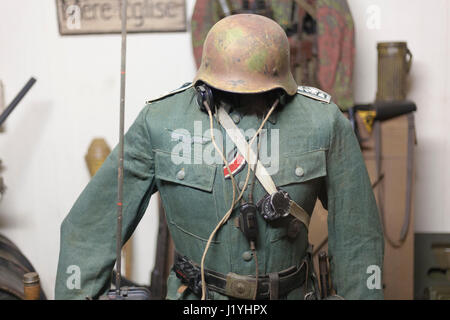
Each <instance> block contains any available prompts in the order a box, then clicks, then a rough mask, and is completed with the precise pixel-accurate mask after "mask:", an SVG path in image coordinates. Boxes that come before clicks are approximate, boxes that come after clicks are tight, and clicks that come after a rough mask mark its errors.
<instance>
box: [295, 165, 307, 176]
mask: <svg viewBox="0 0 450 320" xmlns="http://www.w3.org/2000/svg"><path fill="white" fill-rule="evenodd" d="M304 174H305V171H303V168H302V167H297V168H295V175H296V176H297V177H303V175H304Z"/></svg>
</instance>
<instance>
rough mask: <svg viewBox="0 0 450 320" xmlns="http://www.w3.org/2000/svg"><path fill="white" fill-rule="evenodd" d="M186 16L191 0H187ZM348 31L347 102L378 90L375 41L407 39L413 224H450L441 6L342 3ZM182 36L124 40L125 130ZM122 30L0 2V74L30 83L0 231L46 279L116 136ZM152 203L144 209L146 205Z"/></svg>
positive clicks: (149, 258)
mask: <svg viewBox="0 0 450 320" xmlns="http://www.w3.org/2000/svg"><path fill="white" fill-rule="evenodd" d="M187 3H188V10H187V12H188V18H190V16H191V13H192V9H193V3H194V0H187ZM349 3H350V7H351V10H352V13H353V17H354V20H355V23H356V30H357V60H356V71H355V89H356V90H355V91H356V100H357V101H359V102H370V101H372V100H373V98H374V97H375V91H376V76H377V75H376V42H377V41H389V40H405V41H407V42H408V44H409V47H410V49H411V51H412V53H413V54H414V62H413V68H412V73H411V80H412V90H411V93H410V95H409V97H410V98H411V99H412V100H414V101H416V103H417V105H418V108H419V111H418V112H417V115H416V119H417V136H418V141H419V145H418V148H417V180H416V181H417V187H416V230H417V231H421V232H450V215H448V212H449V211H450V210H449V209H450V199H449V197H448V196H447V195H448V190H449V188H450V185H449V183H450V182H449V181H450V171H449V169H448V166H447V165H446V164H447V163H448V162H449V160H450V143H449V142H450V138H449V137H450V134H448V133H447V130H446V117H444V116H443V115H444V114H445V112H448V110H447V108H448V107H449V92H450V83H449V78H448V77H449V76H448V74H450V66H449V63H448V59H447V57H448V56H449V53H450V37H449V32H450V26H449V22H448V19H449V17H450V2H449V1H447V0H427V1H425V0H396V1H389V0H372V1H370V0H349ZM371 5H377V6H378V7H379V9H380V25H379V29H368V27H367V19H368V18H369V16H368V14H367V8H368V7H369V6H371ZM191 52H192V51H191V43H190V33H189V32H186V33H161V34H132V35H129V37H128V57H127V58H128V59H127V60H128V70H127V100H126V101H127V111H126V126H127V127H128V126H129V125H130V124H131V123H132V121H133V120H134V118H135V117H136V116H137V114H138V112H139V110H140V108H141V107H142V106H143V103H144V101H145V100H146V99H148V98H151V97H155V96H158V95H159V94H162V93H165V92H167V91H169V90H172V89H174V88H176V87H177V86H179V85H181V84H182V83H183V82H185V81H189V80H190V79H192V78H193V76H194V73H195V67H194V61H193V58H192V53H191ZM119 69H120V36H119V35H101V36H97V35H92V36H71V37H61V36H60V35H59V33H58V28H57V21H56V10H55V2H54V1H53V0H40V1H35V0H20V1H17V0H15V1H13V0H2V1H0V79H2V80H3V82H4V84H5V93H6V100H7V101H8V102H9V101H11V100H12V98H13V97H14V95H15V94H16V93H17V92H18V91H19V89H20V88H21V87H22V86H23V84H24V83H25V82H26V81H27V80H28V78H29V77H30V76H31V75H33V76H35V77H36V78H37V79H38V82H37V83H36V85H35V86H34V87H33V89H32V90H31V91H30V92H29V94H28V95H27V97H26V98H25V99H24V100H23V101H22V103H21V104H20V105H19V106H18V108H17V109H16V110H15V111H14V113H13V114H12V115H11V117H10V118H9V119H8V122H7V125H6V132H5V133H3V134H1V135H0V157H1V159H2V160H3V163H4V165H5V167H6V168H5V170H4V173H3V176H4V179H5V180H6V184H7V186H8V190H7V193H6V195H5V197H4V199H3V200H2V203H1V206H0V232H1V233H2V234H5V235H6V236H8V237H10V238H11V239H12V240H13V241H14V242H15V243H16V244H17V245H18V246H19V247H20V248H21V249H22V251H23V252H24V253H25V255H26V256H27V257H28V258H29V259H30V260H31V261H32V263H33V264H34V266H35V267H36V269H37V270H38V272H39V273H40V276H41V279H42V283H43V286H44V289H45V290H46V293H47V295H48V296H49V297H50V298H52V297H53V286H54V280H55V273H56V267H57V260H58V250H59V226H60V223H61V221H62V219H63V218H64V217H65V215H66V214H67V212H68V211H69V209H70V207H71V206H72V204H73V202H74V201H75V199H76V198H77V196H78V195H79V193H80V192H81V190H82V189H83V188H84V186H85V185H86V184H87V183H88V181H89V175H88V172H87V169H86V165H85V162H84V155H85V153H86V150H87V148H88V146H89V143H90V142H91V140H92V139H93V138H94V137H97V136H100V137H104V138H105V139H106V140H107V142H108V143H109V144H110V146H111V147H113V146H114V145H115V144H116V142H117V140H118V139H117V131H118V106H119ZM149 211H152V205H151V206H150V210H149ZM156 224H157V216H156V215H150V214H147V215H146V216H145V217H144V219H143V220H142V222H141V224H140V226H139V228H138V233H137V235H136V241H135V243H136V251H137V252H136V255H138V256H139V258H138V259H136V263H135V267H136V270H135V271H136V272H135V274H136V280H138V281H140V282H143V283H144V282H148V281H149V272H150V270H151V268H152V265H153V257H154V249H155V248H154V247H155V231H156Z"/></svg>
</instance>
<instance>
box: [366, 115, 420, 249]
mask: <svg viewBox="0 0 450 320" xmlns="http://www.w3.org/2000/svg"><path fill="white" fill-rule="evenodd" d="M407 118H408V142H407V143H408V146H407V148H408V149H407V166H406V170H407V173H406V194H405V212H404V218H403V225H402V229H401V231H400V236H399V239H398V240H392V239H391V238H390V237H389V235H388V234H387V231H386V223H385V210H384V188H383V185H384V183H381V184H380V185H379V186H378V208H379V210H380V215H381V222H382V225H383V229H384V234H385V237H386V240H387V241H388V242H389V244H390V245H391V246H392V247H394V248H400V247H401V246H402V245H403V243H404V242H405V240H406V237H407V235H408V230H409V225H410V221H411V212H412V187H413V173H414V145H415V126H414V114H413V113H412V112H411V113H409V114H408V115H407ZM374 129H375V130H374V134H375V161H376V172H377V177H379V180H380V181H382V180H383V178H381V177H382V176H384V175H383V173H382V139H381V121H376V122H375V124H374Z"/></svg>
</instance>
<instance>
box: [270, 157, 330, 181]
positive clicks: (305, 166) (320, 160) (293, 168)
mask: <svg viewBox="0 0 450 320" xmlns="http://www.w3.org/2000/svg"><path fill="white" fill-rule="evenodd" d="M326 174H327V169H326V155H325V150H322V149H320V150H314V151H309V152H306V153H302V154H298V155H294V154H287V155H283V156H281V157H280V163H279V171H278V173H277V174H275V175H273V180H274V182H275V184H276V185H277V186H284V185H288V184H291V183H300V182H304V181H308V180H312V179H316V178H319V177H323V176H326Z"/></svg>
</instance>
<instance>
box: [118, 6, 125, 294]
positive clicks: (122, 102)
mask: <svg viewBox="0 0 450 320" xmlns="http://www.w3.org/2000/svg"><path fill="white" fill-rule="evenodd" d="M126 50H127V0H122V51H121V67H120V70H121V71H120V127H119V168H118V172H117V185H118V187H117V234H116V236H117V238H116V255H117V262H116V270H117V273H116V292H117V294H118V295H120V280H121V269H122V208H123V203H122V201H123V154H124V152H123V149H124V119H125V71H126Z"/></svg>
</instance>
